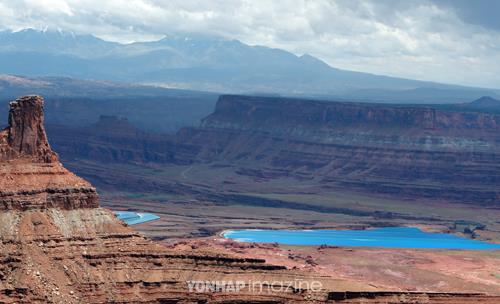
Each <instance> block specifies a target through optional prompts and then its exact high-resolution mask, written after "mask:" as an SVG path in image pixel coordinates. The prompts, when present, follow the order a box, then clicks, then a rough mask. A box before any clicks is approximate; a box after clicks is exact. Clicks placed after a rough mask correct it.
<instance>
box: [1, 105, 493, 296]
mask: <svg viewBox="0 0 500 304" xmlns="http://www.w3.org/2000/svg"><path fill="white" fill-rule="evenodd" d="M43 121H44V119H43V99H42V98H41V97H39V96H26V97H22V98H19V99H17V100H15V101H13V102H11V103H10V113H9V126H8V127H7V128H6V129H5V130H3V131H1V132H0V303H304V302H308V303H326V302H330V303H336V302H342V303H361V302H362V303H367V302H370V303H371V302H373V303H388V302H389V301H397V303H424V302H425V303H470V301H476V302H479V303H498V302H497V301H498V298H494V297H491V296H488V295H484V294H450V293H435V294H433V293H418V292H413V293H408V292H400V291H392V292H382V291H377V290H375V289H374V288H373V287H370V286H369V284H364V283H359V282H348V281H334V280H332V279H329V278H328V277H322V276H319V275H315V274H311V273H306V272H300V271H295V270H288V269H286V268H285V267H283V266H276V265H269V264H266V263H265V261H264V260H260V259H244V258H236V257H231V256H228V255H222V254H218V253H216V252H213V251H210V249H209V248H206V249H203V248H201V249H200V248H196V249H192V248H189V249H186V250H183V251H181V250H178V249H172V248H168V247H165V246H162V245H160V244H156V243H155V242H153V241H151V240H149V239H147V238H145V237H143V236H142V235H141V234H139V233H137V232H135V231H134V230H133V229H131V228H130V227H128V226H127V225H125V224H123V223H122V222H121V221H119V220H118V219H117V218H116V217H115V216H114V215H113V213H112V212H111V211H109V210H106V209H103V208H100V207H99V202H98V195H97V192H96V189H95V188H94V187H92V185H90V184H89V183H88V182H86V181H85V180H83V179H81V178H79V177H78V176H76V175H74V174H73V173H71V172H69V171H68V170H66V169H65V168H64V167H63V165H62V164H61V163H60V162H59V159H58V156H57V154H56V153H55V152H53V151H52V149H51V148H50V146H49V143H48V141H47V136H46V134H45V130H44V124H43ZM207 280H208V281H214V280H219V281H223V280H224V281H227V282H236V281H243V282H250V281H252V282H257V281H261V282H269V283H270V284H276V282H284V283H287V282H290V281H297V280H304V281H310V282H312V281H319V282H321V284H322V286H323V287H324V288H323V289H321V290H320V291H311V290H306V289H304V288H293V287H294V286H297V285H292V286H291V287H287V286H285V288H274V289H267V288H266V286H264V288H263V291H262V292H261V290H260V289H251V288H248V284H246V286H245V287H243V288H242V289H241V290H240V291H239V292H234V291H231V290H228V291H227V292H213V291H205V292H197V291H190V290H189V288H188V284H187V281H207ZM302 286H304V285H302ZM277 287H281V286H277ZM348 290H349V291H350V292H346V291H348Z"/></svg>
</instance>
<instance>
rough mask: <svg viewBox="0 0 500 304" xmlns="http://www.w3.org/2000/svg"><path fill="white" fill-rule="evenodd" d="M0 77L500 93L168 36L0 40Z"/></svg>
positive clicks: (255, 90)
mask: <svg viewBox="0 0 500 304" xmlns="http://www.w3.org/2000/svg"><path fill="white" fill-rule="evenodd" d="M0 73H4V74H13V75H25V76H30V77H33V76H66V77H74V78H82V79H94V80H110V81H120V82H130V83H143V84H144V83H145V84H156V85H159V86H165V87H170V88H182V89H190V90H202V91H212V92H218V93H245V94H254V95H269V94H276V95H288V96H309V97H319V98H337V99H344V100H352V99H357V100H365V101H385V102H406V103H408V102H411V103H457V102H465V101H470V100H474V99H477V98H479V97H481V96H485V95H488V96H493V97H499V96H500V93H499V92H498V90H493V89H481V88H470V87H463V86H454V85H445V84H439V83H434V82H423V81H415V80H408V79H401V78H394V77H386V76H378V75H372V74H367V73H359V72H352V71H345V70H340V69H336V68H333V67H331V66H329V65H327V64H326V63H325V62H323V61H321V60H319V59H317V58H315V57H313V56H310V55H303V56H296V55H294V54H292V53H289V52H286V51H283V50H279V49H272V48H268V47H263V46H250V45H247V44H244V43H242V42H240V41H237V40H226V39H222V38H217V37H207V36H189V37H185V36H182V37H180V36H169V37H167V38H164V39H161V40H159V41H153V42H139V43H132V44H119V43H114V42H108V41H104V40H102V39H99V38H97V37H94V36H91V35H74V34H72V33H67V32H60V31H37V30H32V29H27V30H22V31H19V32H10V31H3V32H0Z"/></svg>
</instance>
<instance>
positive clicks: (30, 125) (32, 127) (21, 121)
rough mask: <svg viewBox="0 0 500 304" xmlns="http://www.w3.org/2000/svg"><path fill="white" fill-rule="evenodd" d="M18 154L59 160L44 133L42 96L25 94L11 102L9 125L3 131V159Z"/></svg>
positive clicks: (0, 136)
mask: <svg viewBox="0 0 500 304" xmlns="http://www.w3.org/2000/svg"><path fill="white" fill-rule="evenodd" d="M16 158H33V159H34V160H38V161H42V162H45V163H51V162H56V161H57V155H56V154H55V153H54V152H52V150H51V149H50V146H49V143H48V141H47V136H46V135H45V129H44V126H43V99H42V98H41V97H40V96H26V97H22V98H19V99H16V100H15V101H12V102H11V103H10V112H9V126H8V127H7V128H6V129H5V130H3V131H2V132H0V160H3V161H5V160H11V159H16Z"/></svg>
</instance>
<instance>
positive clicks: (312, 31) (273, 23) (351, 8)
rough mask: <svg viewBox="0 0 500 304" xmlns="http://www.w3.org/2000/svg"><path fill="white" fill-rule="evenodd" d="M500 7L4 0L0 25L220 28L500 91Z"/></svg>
mask: <svg viewBox="0 0 500 304" xmlns="http://www.w3.org/2000/svg"><path fill="white" fill-rule="evenodd" d="M498 12H500V1H497V0H470V1H469V0H404V1H399V0H373V1H370V0H365V1H355V0H335V1H334V0H241V1H238V0H231V1H230V0H227V1H224V0H199V1H193V0H0V29H4V30H20V29H23V28H27V27H31V28H38V29H44V28H47V27H48V28H52V29H58V28H59V29H63V30H68V31H73V32H75V33H85V34H94V35H96V36H98V37H101V38H104V39H107V40H113V41H119V42H130V41H145V40H153V39H157V38H162V37H163V36H165V35H168V34H172V33H175V34H179V33H180V34H184V33H186V34H189V33H197V34H210V35H219V36H223V37H226V38H229V39H239V40H241V41H243V42H245V43H249V44H259V45H266V46H270V47H278V48H282V49H285V50H288V51H291V52H293V53H295V54H298V55H301V54H304V53H309V54H312V55H314V56H316V57H319V58H321V59H323V60H324V61H326V62H327V63H329V64H330V65H332V66H335V67H338V68H343V69H349V70H356V71H363V72H372V73H376V74H384V75H392V76H400V77H406V78H414V79H422V80H434V81H439V82H445V83H456V84H465V85H475V86H483V87H494V88H500V76H499V75H500V18H499V17H498Z"/></svg>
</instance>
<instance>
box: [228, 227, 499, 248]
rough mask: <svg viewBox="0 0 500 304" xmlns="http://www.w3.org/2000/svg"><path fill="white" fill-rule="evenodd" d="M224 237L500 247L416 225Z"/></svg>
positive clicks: (255, 232) (247, 232)
mask: <svg viewBox="0 0 500 304" xmlns="http://www.w3.org/2000/svg"><path fill="white" fill-rule="evenodd" d="M224 237H226V238H229V239H234V240H237V241H241V242H257V243H279V244H284V245H316V246H319V245H331V246H347V247H351V246H352V247H386V248H425V249H471V250H481V249H500V244H490V243H486V242H482V241H477V240H471V239H466V238H461V237H459V236H456V235H452V234H446V233H429V232H424V231H422V230H420V229H418V228H411V227H389V228H377V229H368V230H230V231H226V232H225V233H224Z"/></svg>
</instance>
